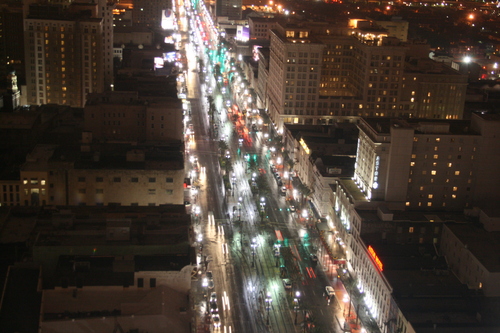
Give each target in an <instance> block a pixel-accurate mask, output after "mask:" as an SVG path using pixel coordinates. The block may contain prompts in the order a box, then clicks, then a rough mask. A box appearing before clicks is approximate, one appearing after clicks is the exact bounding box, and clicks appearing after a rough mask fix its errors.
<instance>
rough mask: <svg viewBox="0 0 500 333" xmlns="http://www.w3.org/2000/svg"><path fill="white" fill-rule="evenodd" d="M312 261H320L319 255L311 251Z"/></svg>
mask: <svg viewBox="0 0 500 333" xmlns="http://www.w3.org/2000/svg"><path fill="white" fill-rule="evenodd" d="M311 261H313V262H318V256H317V255H315V254H313V253H311Z"/></svg>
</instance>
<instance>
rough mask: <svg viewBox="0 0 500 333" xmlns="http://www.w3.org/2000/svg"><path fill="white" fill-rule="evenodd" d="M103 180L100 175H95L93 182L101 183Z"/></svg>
mask: <svg viewBox="0 0 500 333" xmlns="http://www.w3.org/2000/svg"><path fill="white" fill-rule="evenodd" d="M103 181H104V178H102V177H95V182H96V183H102V182H103Z"/></svg>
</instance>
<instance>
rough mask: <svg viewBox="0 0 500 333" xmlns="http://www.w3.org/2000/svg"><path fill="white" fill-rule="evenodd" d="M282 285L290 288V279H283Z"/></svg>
mask: <svg viewBox="0 0 500 333" xmlns="http://www.w3.org/2000/svg"><path fill="white" fill-rule="evenodd" d="M283 286H285V289H292V281H290V279H283Z"/></svg>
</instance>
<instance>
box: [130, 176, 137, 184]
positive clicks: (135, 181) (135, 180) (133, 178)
mask: <svg viewBox="0 0 500 333" xmlns="http://www.w3.org/2000/svg"><path fill="white" fill-rule="evenodd" d="M130 182H131V183H138V182H139V178H137V177H132V178H130Z"/></svg>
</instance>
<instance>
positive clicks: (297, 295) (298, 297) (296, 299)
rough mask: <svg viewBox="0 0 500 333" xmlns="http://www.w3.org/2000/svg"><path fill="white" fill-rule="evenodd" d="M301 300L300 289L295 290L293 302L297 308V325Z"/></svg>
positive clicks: (295, 308)
mask: <svg viewBox="0 0 500 333" xmlns="http://www.w3.org/2000/svg"><path fill="white" fill-rule="evenodd" d="M299 300H300V291H298V290H297V291H296V292H295V298H294V300H293V302H294V303H295V305H294V310H295V325H297V314H298V312H299Z"/></svg>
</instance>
